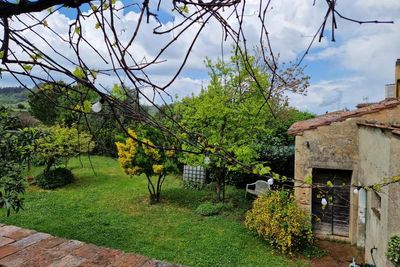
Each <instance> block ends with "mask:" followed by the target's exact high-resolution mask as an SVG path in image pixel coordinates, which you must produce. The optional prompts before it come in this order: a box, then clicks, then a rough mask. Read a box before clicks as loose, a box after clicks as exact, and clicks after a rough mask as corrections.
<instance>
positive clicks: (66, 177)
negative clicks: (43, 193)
mask: <svg viewBox="0 0 400 267" xmlns="http://www.w3.org/2000/svg"><path fill="white" fill-rule="evenodd" d="M35 180H36V184H37V185H38V186H39V187H41V188H43V189H55V188H59V187H63V186H65V185H67V184H70V183H72V182H73V181H74V175H73V174H72V172H71V171H70V170H68V169H65V168H56V169H54V170H50V171H49V172H47V173H46V174H44V173H42V174H40V175H38V176H37V177H36V179H35Z"/></svg>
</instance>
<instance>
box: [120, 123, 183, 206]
mask: <svg viewBox="0 0 400 267" xmlns="http://www.w3.org/2000/svg"><path fill="white" fill-rule="evenodd" d="M128 134H129V137H128V138H127V139H126V140H125V142H116V143H115V144H116V146H117V149H118V162H119V164H120V166H121V168H122V169H123V170H124V172H125V173H126V174H128V175H131V176H134V175H140V174H142V173H143V174H145V175H146V177H147V185H148V186H147V188H148V190H149V193H150V200H151V202H159V201H160V196H161V187H162V184H163V182H164V180H165V177H166V175H167V173H168V172H170V171H173V170H175V169H176V165H175V163H174V160H173V157H174V155H175V153H173V151H172V152H171V150H166V149H158V148H156V147H157V146H156V145H155V144H154V143H153V142H152V141H150V140H149V139H146V138H143V139H139V137H138V134H137V133H136V132H135V131H133V130H132V129H128ZM138 140H140V142H138ZM153 176H156V177H157V181H156V182H153V181H152V177H153Z"/></svg>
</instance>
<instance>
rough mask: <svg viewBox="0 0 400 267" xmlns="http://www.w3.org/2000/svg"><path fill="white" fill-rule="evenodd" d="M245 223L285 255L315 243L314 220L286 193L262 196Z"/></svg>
mask: <svg viewBox="0 0 400 267" xmlns="http://www.w3.org/2000/svg"><path fill="white" fill-rule="evenodd" d="M245 223H246V226H247V228H249V229H250V230H254V231H256V232H257V233H258V235H260V236H261V237H263V238H264V239H265V240H267V241H268V242H269V243H270V244H271V245H272V246H274V247H276V248H277V249H278V250H280V251H281V252H283V253H289V254H291V253H292V252H293V251H296V250H299V249H300V248H301V247H307V246H308V245H310V244H311V243H312V241H313V236H312V230H311V222H310V217H309V216H308V215H306V213H305V211H304V210H302V209H301V208H300V207H298V206H297V205H296V202H295V199H294V197H293V195H291V194H290V193H289V192H288V191H285V190H282V191H271V192H269V193H268V194H267V195H263V196H259V197H258V198H257V199H256V200H255V201H254V203H253V207H252V209H251V210H250V211H248V212H247V214H246V222H245Z"/></svg>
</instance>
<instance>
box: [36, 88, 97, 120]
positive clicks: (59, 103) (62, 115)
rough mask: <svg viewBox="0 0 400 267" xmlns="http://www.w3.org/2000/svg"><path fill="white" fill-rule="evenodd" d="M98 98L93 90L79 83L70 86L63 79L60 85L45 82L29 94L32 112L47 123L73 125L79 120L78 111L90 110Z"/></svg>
mask: <svg viewBox="0 0 400 267" xmlns="http://www.w3.org/2000/svg"><path fill="white" fill-rule="evenodd" d="M97 98H98V96H97V95H96V94H95V93H94V92H93V91H92V90H89V89H87V88H85V87H84V86H82V85H79V84H78V85H75V86H69V87H68V86H67V85H66V84H65V83H64V82H61V81H60V82H58V85H55V84H51V83H44V84H41V85H39V86H38V88H35V89H34V90H33V93H31V94H30V95H29V105H30V112H31V114H32V115H33V116H34V117H36V118H37V119H38V120H40V121H41V122H43V123H44V124H46V125H54V124H56V123H58V124H65V125H67V126H72V125H73V124H76V123H78V121H79V113H78V112H77V111H83V112H90V111H91V106H92V102H94V101H95V100H96V99H97Z"/></svg>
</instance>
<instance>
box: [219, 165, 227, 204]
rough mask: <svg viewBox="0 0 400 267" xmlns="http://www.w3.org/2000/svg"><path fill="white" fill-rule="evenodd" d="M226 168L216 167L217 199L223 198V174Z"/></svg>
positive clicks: (224, 174) (221, 199) (222, 199)
mask: <svg viewBox="0 0 400 267" xmlns="http://www.w3.org/2000/svg"><path fill="white" fill-rule="evenodd" d="M226 173H227V170H226V168H217V169H216V191H217V199H218V201H224V200H225V176H226Z"/></svg>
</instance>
